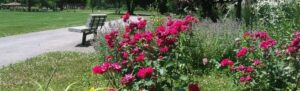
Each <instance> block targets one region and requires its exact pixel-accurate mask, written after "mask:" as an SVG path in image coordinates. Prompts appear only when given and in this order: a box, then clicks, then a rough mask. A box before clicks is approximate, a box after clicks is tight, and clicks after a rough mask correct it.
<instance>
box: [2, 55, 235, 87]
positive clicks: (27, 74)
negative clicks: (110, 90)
mask: <svg viewBox="0 0 300 91" xmlns="http://www.w3.org/2000/svg"><path fill="white" fill-rule="evenodd" d="M97 63H99V62H98V61H97V57H96V54H84V53H76V52H53V53H47V54H44V55H41V56H38V57H34V58H32V59H29V60H26V61H24V62H20V63H17V64H13V65H10V66H6V67H4V68H1V69H0V91H35V90H43V89H44V88H46V86H47V83H48V82H49V79H50V78H51V75H52V73H53V72H54V70H55V73H54V74H53V76H52V79H51V81H50V83H49V88H51V89H53V91H62V90H64V89H65V88H67V87H68V85H70V84H72V83H74V82H77V83H76V84H74V85H72V86H71V89H70V90H72V91H73V90H74V91H87V90H88V89H89V88H90V87H96V88H98V87H105V86H106V85H105V83H106V81H105V80H104V79H102V78H101V76H99V75H94V74H92V71H91V68H92V67H93V66H94V65H96V64H97ZM195 79H196V81H197V82H199V85H200V86H201V89H203V90H204V91H221V90H222V91H238V87H237V86H236V85H234V84H233V80H232V78H231V77H229V76H226V75H225V74H220V72H218V71H212V72H209V73H208V74H201V75H199V76H196V77H195Z"/></svg>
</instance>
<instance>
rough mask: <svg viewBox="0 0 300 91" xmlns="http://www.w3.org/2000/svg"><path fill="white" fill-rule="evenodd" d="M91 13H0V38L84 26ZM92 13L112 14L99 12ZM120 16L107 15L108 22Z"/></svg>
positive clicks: (103, 11)
mask: <svg viewBox="0 0 300 91" xmlns="http://www.w3.org/2000/svg"><path fill="white" fill-rule="evenodd" d="M90 13H91V12H87V11H76V12H70V11H63V12H10V11H0V19H1V20H0V37H3V36H9V35H15V34H20V33H28V32H36V31H42V30H47V29H54V28H62V27H70V26H77V25H84V24H85V23H86V20H87V17H88V15H89V14H90ZM94 13H106V14H108V13H112V11H109V10H108V11H105V10H100V11H98V12H94ZM119 17H120V15H113V14H110V15H108V19H107V20H108V21H109V20H114V19H117V18H119Z"/></svg>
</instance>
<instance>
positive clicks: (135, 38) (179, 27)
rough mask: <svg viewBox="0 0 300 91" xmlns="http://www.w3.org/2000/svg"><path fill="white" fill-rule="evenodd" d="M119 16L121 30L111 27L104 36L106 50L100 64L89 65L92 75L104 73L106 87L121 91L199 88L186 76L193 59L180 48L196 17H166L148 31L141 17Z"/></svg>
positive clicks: (188, 35)
mask: <svg viewBox="0 0 300 91" xmlns="http://www.w3.org/2000/svg"><path fill="white" fill-rule="evenodd" d="M122 19H123V21H124V22H125V28H124V31H117V30H119V29H113V31H111V32H110V33H107V34H105V35H104V39H105V45H106V46H107V50H106V53H105V55H103V56H105V57H103V59H104V60H103V61H102V63H101V64H100V65H96V66H95V67H93V69H92V70H93V73H94V74H101V75H104V76H105V78H107V79H108V82H109V83H110V84H109V85H110V86H112V87H114V88H117V89H118V90H122V91H123V90H135V91H137V90H152V91H155V90H158V91H162V90H167V89H169V90H170V89H172V90H184V89H187V88H189V90H190V91H199V90H200V88H199V87H198V85H197V84H196V83H193V81H192V79H190V78H191V77H190V76H191V74H192V69H190V68H189V67H190V65H193V62H191V61H190V59H189V58H190V57H191V56H190V55H189V54H186V51H185V50H184V47H185V46H186V45H187V43H188V42H189V37H190V36H192V30H191V26H192V24H193V23H197V22H198V20H197V19H196V18H194V17H193V16H190V15H188V16H186V17H185V18H184V19H173V18H171V17H169V18H168V19H167V20H166V22H165V23H163V24H162V25H159V26H158V27H157V28H156V30H148V29H147V23H148V22H147V20H146V19H144V18H142V17H138V20H137V21H131V20H130V15H129V14H128V13H126V14H125V15H123V16H122ZM102 45H103V44H102ZM100 46H101V44H100ZM100 59H101V58H100ZM182 59H183V60H182Z"/></svg>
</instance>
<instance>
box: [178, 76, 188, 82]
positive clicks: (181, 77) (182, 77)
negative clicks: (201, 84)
mask: <svg viewBox="0 0 300 91" xmlns="http://www.w3.org/2000/svg"><path fill="white" fill-rule="evenodd" d="M180 79H181V80H184V81H187V80H188V77H187V76H186V75H181V76H180Z"/></svg>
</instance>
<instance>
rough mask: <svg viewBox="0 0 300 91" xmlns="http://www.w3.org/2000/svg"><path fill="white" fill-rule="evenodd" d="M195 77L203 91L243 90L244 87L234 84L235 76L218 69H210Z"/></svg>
mask: <svg viewBox="0 0 300 91" xmlns="http://www.w3.org/2000/svg"><path fill="white" fill-rule="evenodd" d="M209 71H210V72H207V73H205V74H201V76H196V77H195V78H194V79H195V81H196V82H198V83H199V86H200V88H201V90H203V91H241V89H242V87H240V86H237V85H236V84H234V82H233V81H234V80H233V79H234V78H233V77H230V76H228V75H226V74H224V73H223V72H220V71H217V70H209Z"/></svg>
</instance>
